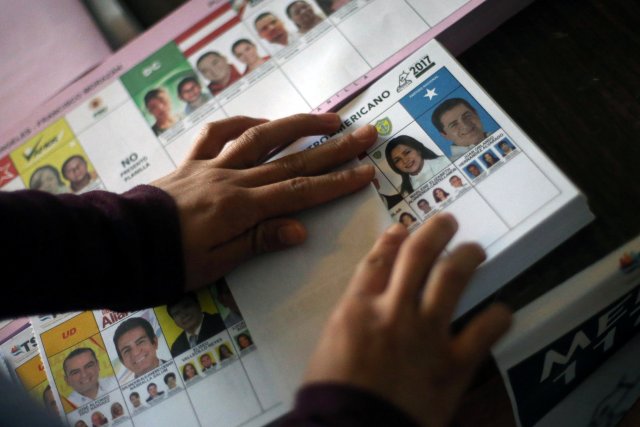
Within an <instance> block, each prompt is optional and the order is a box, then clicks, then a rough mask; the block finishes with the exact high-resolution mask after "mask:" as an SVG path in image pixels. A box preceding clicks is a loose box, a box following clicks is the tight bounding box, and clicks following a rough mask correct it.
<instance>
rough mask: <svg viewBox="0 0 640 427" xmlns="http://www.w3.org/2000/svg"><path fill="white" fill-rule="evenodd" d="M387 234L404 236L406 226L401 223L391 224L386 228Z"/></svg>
mask: <svg viewBox="0 0 640 427" xmlns="http://www.w3.org/2000/svg"><path fill="white" fill-rule="evenodd" d="M387 234H389V235H390V236H405V235H406V234H407V227H405V226H404V225H402V224H398V223H396V224H393V225H392V226H391V227H389V228H387Z"/></svg>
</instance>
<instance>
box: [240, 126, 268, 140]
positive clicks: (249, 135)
mask: <svg viewBox="0 0 640 427" xmlns="http://www.w3.org/2000/svg"><path fill="white" fill-rule="evenodd" d="M263 135H264V128H263V127H262V126H254V127H251V128H249V129H247V130H246V131H245V132H244V134H242V136H243V137H244V139H246V140H249V141H259V140H260V139H262V137H263Z"/></svg>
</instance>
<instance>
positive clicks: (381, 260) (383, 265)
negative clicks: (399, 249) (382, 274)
mask: <svg viewBox="0 0 640 427" xmlns="http://www.w3.org/2000/svg"><path fill="white" fill-rule="evenodd" d="M390 265H391V262H390V261H389V259H387V257H385V256H383V255H382V254H380V253H373V254H369V255H367V256H366V257H365V258H364V259H363V260H362V263H361V268H362V269H367V270H385V269H387V268H388V267H390Z"/></svg>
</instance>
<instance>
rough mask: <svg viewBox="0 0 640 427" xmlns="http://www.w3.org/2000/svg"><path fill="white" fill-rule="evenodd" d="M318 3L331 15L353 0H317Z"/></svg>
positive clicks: (326, 13) (327, 14)
mask: <svg viewBox="0 0 640 427" xmlns="http://www.w3.org/2000/svg"><path fill="white" fill-rule="evenodd" d="M316 3H317V4H318V6H319V7H320V9H322V12H323V13H324V14H325V15H326V16H330V15H331V14H332V13H334V12H337V11H338V10H339V9H340V8H341V7H343V6H346V5H347V4H349V3H351V0H316Z"/></svg>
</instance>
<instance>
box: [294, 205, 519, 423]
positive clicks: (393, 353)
mask: <svg viewBox="0 0 640 427" xmlns="http://www.w3.org/2000/svg"><path fill="white" fill-rule="evenodd" d="M456 230H457V223H456V221H455V220H454V218H453V217H452V216H450V215H447V214H440V215H436V216H434V217H433V218H432V219H430V220H429V221H428V222H427V223H426V224H425V225H423V226H422V227H421V228H420V229H419V230H418V231H417V232H416V233H415V234H414V235H413V236H411V237H408V232H407V230H406V228H405V227H404V226H402V225H400V224H396V225H394V226H392V227H391V228H390V229H388V230H387V231H386V232H385V233H384V234H383V235H382V236H381V237H380V238H379V239H378V241H377V242H376V244H375V245H374V247H373V248H372V250H371V251H370V252H369V254H368V255H367V256H366V257H365V259H364V260H363V261H362V262H361V263H360V264H359V266H358V268H357V270H356V273H355V274H354V276H353V279H352V280H351V283H350V284H349V287H348V288H347V291H346V293H345V295H344V297H343V298H342V300H341V301H340V303H339V304H338V306H337V308H336V310H335V311H334V313H333V314H332V316H331V317H330V319H329V321H328V323H327V325H326V328H325V330H324V332H323V334H322V337H321V338H320V341H319V343H318V346H317V348H316V350H315V352H314V354H313V356H312V357H311V361H310V363H309V367H308V371H307V375H306V378H305V382H338V383H345V384H350V385H354V386H358V387H361V388H363V389H365V390H368V391H370V392H373V393H375V394H377V395H378V396H381V397H383V398H385V399H386V400H388V401H390V402H392V403H394V404H395V405H396V406H398V407H399V408H401V409H403V410H405V411H406V412H407V413H408V414H409V415H411V416H412V417H413V418H414V419H415V420H417V421H418V422H420V424H421V425H424V426H445V425H448V423H449V422H450V421H451V418H452V416H453V413H454V410H455V408H456V406H457V405H458V402H459V400H460V398H461V396H462V394H463V393H464V391H465V389H466V388H467V387H468V385H469V382H470V381H471V378H472V375H473V373H474V371H475V369H476V368H477V366H478V365H479V364H480V362H481V361H482V360H483V359H484V358H485V357H486V356H487V354H488V353H489V350H490V348H491V346H492V345H493V344H494V343H495V342H496V341H497V340H498V339H499V338H500V337H501V336H502V335H503V334H504V333H505V332H506V330H507V329H508V328H509V325H510V323H511V313H510V311H509V310H508V309H507V308H506V307H504V306H501V305H494V306H492V307H490V308H488V309H487V310H485V311H484V312H482V313H481V314H479V315H478V316H477V317H475V318H474V319H472V321H471V322H470V323H469V324H468V325H467V326H466V327H465V328H464V329H463V330H462V331H461V332H460V333H459V334H457V335H456V336H452V335H451V332H450V324H451V320H452V316H453V313H454V310H455V308H456V305H457V303H458V300H459V298H460V295H461V294H462V292H463V290H464V288H465V286H466V284H467V283H468V282H469V280H470V278H471V276H472V275H473V272H474V271H475V269H476V267H477V266H478V265H480V263H482V261H484V259H485V254H484V251H483V250H482V248H481V247H480V246H478V245H476V244H463V245H460V246H458V247H457V248H456V249H454V250H453V251H452V252H450V253H449V254H447V255H444V256H442V257H440V258H439V256H440V255H441V252H442V251H443V250H444V248H445V246H446V245H447V243H448V242H449V240H451V237H452V236H453V235H454V234H455V231H456ZM425 283H426V288H425V287H424V286H425ZM423 290H424V291H423Z"/></svg>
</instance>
